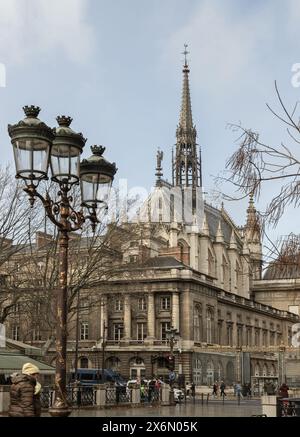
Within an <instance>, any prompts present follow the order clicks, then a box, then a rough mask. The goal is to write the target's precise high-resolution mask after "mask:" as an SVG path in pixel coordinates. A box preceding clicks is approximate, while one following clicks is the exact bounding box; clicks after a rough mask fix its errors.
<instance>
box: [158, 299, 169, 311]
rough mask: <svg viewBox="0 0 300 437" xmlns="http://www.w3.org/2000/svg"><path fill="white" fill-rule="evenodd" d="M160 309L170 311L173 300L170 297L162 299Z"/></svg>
mask: <svg viewBox="0 0 300 437" xmlns="http://www.w3.org/2000/svg"><path fill="white" fill-rule="evenodd" d="M160 308H161V309H162V310H165V311H168V310H170V308H171V298H170V296H167V297H162V298H161V299H160Z"/></svg>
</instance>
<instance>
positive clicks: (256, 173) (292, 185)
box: [226, 82, 300, 226]
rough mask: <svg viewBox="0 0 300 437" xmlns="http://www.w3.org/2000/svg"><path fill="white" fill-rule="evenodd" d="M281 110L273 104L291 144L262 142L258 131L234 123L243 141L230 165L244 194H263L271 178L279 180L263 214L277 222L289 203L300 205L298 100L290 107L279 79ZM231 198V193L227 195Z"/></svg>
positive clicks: (229, 169) (271, 222)
mask: <svg viewBox="0 0 300 437" xmlns="http://www.w3.org/2000/svg"><path fill="white" fill-rule="evenodd" d="M275 89H276V96H277V98H278V102H279V112H277V111H275V110H273V109H272V108H271V107H270V106H269V105H267V106H268V108H269V110H270V111H271V113H272V114H273V115H274V116H275V118H276V119H277V120H279V122H280V123H281V124H282V126H283V127H284V128H285V130H286V132H287V134H288V138H289V144H288V145H287V144H285V143H284V142H281V143H280V144H279V145H270V144H266V143H264V142H262V141H261V140H260V136H259V134H258V133H256V132H253V131H252V130H251V129H246V128H244V127H242V126H241V125H233V126H232V127H234V128H235V129H236V130H237V131H239V133H240V136H239V140H240V145H239V148H238V150H237V151H236V152H235V153H234V154H233V155H232V156H231V157H230V158H229V160H228V162H227V165H226V168H227V169H228V171H229V174H230V175H229V177H226V180H228V181H230V182H231V183H233V184H234V186H235V187H236V189H237V191H238V192H240V193H241V196H242V197H246V196H248V195H249V194H250V193H252V194H253V195H255V196H259V195H260V192H261V189H262V188H263V186H264V185H265V184H266V183H268V182H273V185H274V181H279V182H280V183H281V184H280V188H279V192H278V193H277V194H276V195H275V196H274V197H273V199H272V200H271V201H270V202H269V204H268V205H267V208H266V211H265V212H264V213H263V218H264V220H265V222H266V223H269V224H272V225H274V226H275V225H276V224H277V223H278V221H279V220H280V218H281V216H282V214H283V213H284V210H285V208H286V207H287V206H288V205H293V206H294V207H298V206H299V204H300V154H299V144H300V121H299V120H300V119H299V114H298V104H296V105H295V106H294V108H293V109H292V110H291V111H288V109H287V108H286V105H285V104H284V102H283V100H282V98H281V95H280V93H279V90H278V87H277V84H276V82H275ZM227 198H228V196H227Z"/></svg>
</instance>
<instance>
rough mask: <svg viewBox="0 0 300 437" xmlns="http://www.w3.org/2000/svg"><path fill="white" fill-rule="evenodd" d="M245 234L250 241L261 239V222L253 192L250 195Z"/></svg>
mask: <svg viewBox="0 0 300 437" xmlns="http://www.w3.org/2000/svg"><path fill="white" fill-rule="evenodd" d="M245 234H246V239H247V240H248V241H260V224H259V218H258V214H257V211H256V208H255V205H254V200H253V194H252V193H251V194H250V196H249V206H248V209H247V223H246V227H245Z"/></svg>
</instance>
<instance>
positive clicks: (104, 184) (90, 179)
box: [80, 146, 117, 208]
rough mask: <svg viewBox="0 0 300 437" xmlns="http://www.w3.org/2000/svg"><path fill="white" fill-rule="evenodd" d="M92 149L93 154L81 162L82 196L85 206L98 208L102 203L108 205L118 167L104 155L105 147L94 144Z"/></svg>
mask: <svg viewBox="0 0 300 437" xmlns="http://www.w3.org/2000/svg"><path fill="white" fill-rule="evenodd" d="M91 150H92V153H93V155H92V156H91V157H90V158H88V159H84V160H83V161H82V162H81V163H80V184H81V198H82V205H83V206H86V207H87V208H96V207H97V205H98V204H100V203H104V204H106V205H107V203H108V197H109V193H110V188H111V184H112V181H113V179H114V175H115V173H116V171H117V168H116V164H115V163H110V162H109V161H107V160H106V159H105V158H104V157H103V156H102V155H103V153H104V151H105V147H102V146H92V147H91Z"/></svg>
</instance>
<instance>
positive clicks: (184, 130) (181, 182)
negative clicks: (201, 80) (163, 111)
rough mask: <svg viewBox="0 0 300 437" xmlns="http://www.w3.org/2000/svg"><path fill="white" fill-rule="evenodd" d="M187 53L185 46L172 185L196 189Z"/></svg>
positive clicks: (197, 171) (198, 182)
mask: <svg viewBox="0 0 300 437" xmlns="http://www.w3.org/2000/svg"><path fill="white" fill-rule="evenodd" d="M188 53H189V52H188V51H187V44H185V45H184V52H183V54H184V66H183V70H182V72H183V86H182V99H181V110H180V117H179V124H178V126H177V130H176V140H177V141H176V155H175V157H174V160H173V185H176V186H181V187H193V188H196V187H199V186H201V180H202V178H201V168H200V162H199V159H198V156H197V150H196V146H197V144H196V137H197V131H196V127H195V126H194V124H193V116H192V105H191V96H190V84H189V73H190V68H189V65H188V61H187V55H188Z"/></svg>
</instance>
